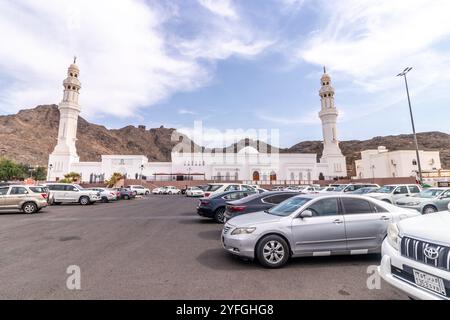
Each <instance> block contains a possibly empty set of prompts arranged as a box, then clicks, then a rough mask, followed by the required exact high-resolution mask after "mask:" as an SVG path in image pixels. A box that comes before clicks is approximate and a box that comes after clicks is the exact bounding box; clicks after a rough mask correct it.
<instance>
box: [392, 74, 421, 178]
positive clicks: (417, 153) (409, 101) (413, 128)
mask: <svg viewBox="0 0 450 320" xmlns="http://www.w3.org/2000/svg"><path fill="white" fill-rule="evenodd" d="M411 70H412V67H408V68H406V69H405V70H403V72H400V73H399V74H398V75H397V77H403V78H404V79H405V86H406V95H407V97H408V105H409V115H410V117H411V125H412V130H413V135H414V143H415V145H416V157H417V166H418V169H419V182H420V183H422V166H421V165H420V158H419V144H418V143H417V135H416V127H415V125H414V117H413V113H412V107H411V98H410V96H409V87H408V79H407V78H406V75H407V74H408V72H410V71H411Z"/></svg>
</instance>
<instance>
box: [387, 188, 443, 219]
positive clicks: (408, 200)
mask: <svg viewBox="0 0 450 320" xmlns="http://www.w3.org/2000/svg"><path fill="white" fill-rule="evenodd" d="M449 203H450V188H429V189H425V190H423V191H422V192H421V193H419V194H417V195H415V196H413V197H405V198H400V199H398V200H397V201H396V203H395V204H396V205H398V206H399V207H403V208H410V209H415V210H417V211H419V212H421V213H423V214H428V213H433V212H437V211H443V210H446V208H447V206H448V204H449Z"/></svg>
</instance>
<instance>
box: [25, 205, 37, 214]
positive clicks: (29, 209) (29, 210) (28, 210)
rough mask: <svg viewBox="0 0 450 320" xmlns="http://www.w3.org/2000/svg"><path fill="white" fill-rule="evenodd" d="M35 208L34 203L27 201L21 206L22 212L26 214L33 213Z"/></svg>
mask: <svg viewBox="0 0 450 320" xmlns="http://www.w3.org/2000/svg"><path fill="white" fill-rule="evenodd" d="M36 210H37V208H36V205H35V204H34V203H27V204H25V205H24V207H23V212H25V213H27V214H31V213H35V212H36Z"/></svg>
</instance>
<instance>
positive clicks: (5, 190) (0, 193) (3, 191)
mask: <svg viewBox="0 0 450 320" xmlns="http://www.w3.org/2000/svg"><path fill="white" fill-rule="evenodd" d="M8 190H9V187H6V188H0V196H4V195H6V194H7V193H8Z"/></svg>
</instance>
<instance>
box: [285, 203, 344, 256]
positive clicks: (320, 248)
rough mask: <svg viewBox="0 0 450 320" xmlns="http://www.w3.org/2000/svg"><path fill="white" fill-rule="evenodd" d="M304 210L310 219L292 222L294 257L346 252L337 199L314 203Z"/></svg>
mask: <svg viewBox="0 0 450 320" xmlns="http://www.w3.org/2000/svg"><path fill="white" fill-rule="evenodd" d="M305 210H310V211H311V212H312V213H313V216H312V217H308V218H301V217H300V216H299V217H297V218H295V219H293V220H292V237H293V242H294V246H295V249H294V251H295V254H296V255H309V254H312V255H315V256H322V255H323V256H324V255H331V254H332V253H337V252H341V251H345V250H346V238H345V225H344V217H343V215H342V212H341V210H340V206H339V203H338V198H337V197H328V198H322V199H318V200H316V201H314V202H313V203H311V204H310V205H308V207H307V208H306V209H304V210H303V211H305Z"/></svg>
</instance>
